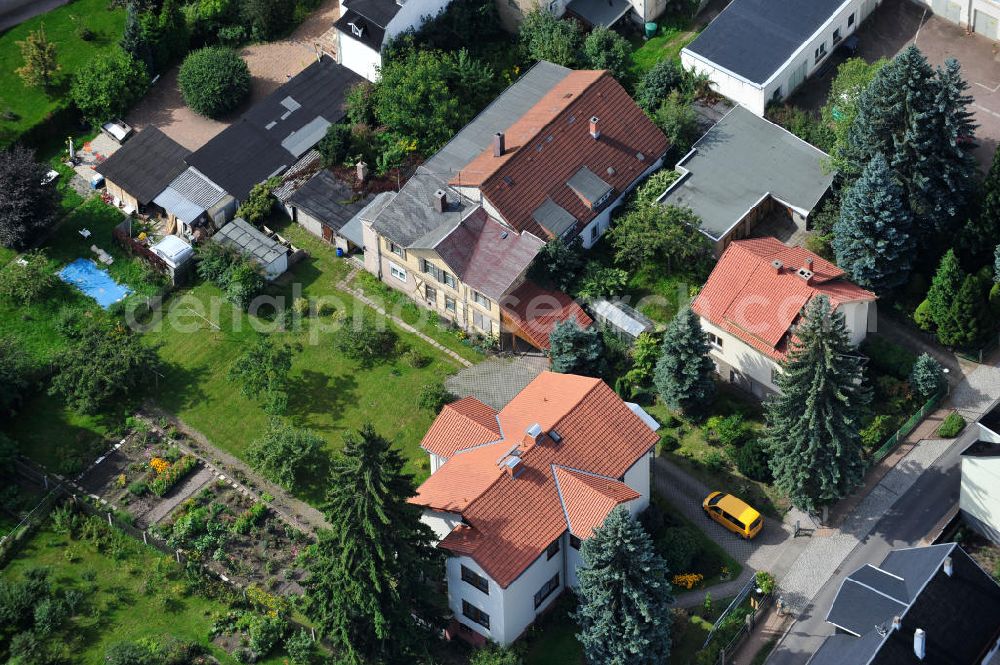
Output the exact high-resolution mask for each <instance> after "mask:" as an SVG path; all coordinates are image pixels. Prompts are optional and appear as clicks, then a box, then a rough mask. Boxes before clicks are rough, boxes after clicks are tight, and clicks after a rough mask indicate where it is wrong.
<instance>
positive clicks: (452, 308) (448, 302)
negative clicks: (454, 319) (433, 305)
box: [444, 296, 455, 314]
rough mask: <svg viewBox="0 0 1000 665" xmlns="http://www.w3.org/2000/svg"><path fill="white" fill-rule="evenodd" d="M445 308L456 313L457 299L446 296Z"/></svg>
mask: <svg viewBox="0 0 1000 665" xmlns="http://www.w3.org/2000/svg"><path fill="white" fill-rule="evenodd" d="M444 308H445V309H446V310H448V311H449V312H451V313H452V314H454V313H455V299H454V298H452V297H451V296H445V297H444Z"/></svg>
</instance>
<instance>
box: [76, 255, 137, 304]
mask: <svg viewBox="0 0 1000 665" xmlns="http://www.w3.org/2000/svg"><path fill="white" fill-rule="evenodd" d="M59 279H61V280H62V281H64V282H66V283H67V284H72V285H73V286H75V287H76V288H78V289H80V290H81V291H83V293H85V294H86V295H88V296H90V297H91V298H93V299H94V300H96V301H97V304H98V305H100V306H101V307H103V308H104V309H107V308H109V307H111V306H112V305H113V304H115V303H116V302H118V301H119V300H121V299H123V298H124V297H125V296H127V295H128V294H130V293H132V289H130V288H128V287H127V286H122V285H121V284H119V283H118V282H116V281H115V280H114V279H112V278H111V275H109V274H108V271H106V270H103V269H101V268H99V267H98V266H97V264H96V263H94V262H93V261H91V260H90V259H77V260H76V261H73V262H72V263H70V264H68V265H67V266H66V267H65V268H63V269H62V270H60V271H59Z"/></svg>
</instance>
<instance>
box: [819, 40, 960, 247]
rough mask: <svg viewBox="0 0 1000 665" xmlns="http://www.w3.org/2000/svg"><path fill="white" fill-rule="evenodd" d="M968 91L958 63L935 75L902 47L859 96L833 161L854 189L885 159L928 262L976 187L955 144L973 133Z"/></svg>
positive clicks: (922, 59)
mask: <svg viewBox="0 0 1000 665" xmlns="http://www.w3.org/2000/svg"><path fill="white" fill-rule="evenodd" d="M966 88H967V85H966V84H965V82H964V81H963V80H962V78H961V71H960V69H959V67H958V64H957V63H955V62H949V63H948V64H947V66H946V67H945V68H944V69H941V70H938V71H937V72H935V71H934V69H933V68H932V67H931V66H930V65H929V64H928V63H927V59H926V58H925V57H924V55H923V54H922V53H921V52H920V50H919V49H918V48H917V47H916V46H910V47H908V48H907V49H905V50H903V51H902V52H901V53H900V54H899V55H897V56H896V57H895V58H893V60H891V61H890V62H889V63H888V64H887V65H886V66H884V67H883V68H882V69H880V70H879V71H878V73H877V74H876V75H875V77H874V78H873V79H872V81H871V83H870V84H869V85H868V87H867V88H866V89H865V91H864V92H863V93H862V94H861V95H860V96H859V98H858V102H857V115H856V116H855V118H854V120H853V122H852V123H851V126H850V129H849V130H848V132H847V138H846V141H845V144H844V146H843V150H842V151H841V155H840V159H839V160H838V165H839V166H840V168H841V173H842V175H843V176H844V177H845V178H846V179H847V181H848V182H853V181H854V180H855V179H857V178H859V177H861V174H862V172H863V170H864V168H865V166H867V164H868V163H869V162H871V160H872V159H874V157H875V155H877V154H880V153H881V154H883V155H885V156H886V159H887V160H888V162H889V166H890V167H891V168H892V170H893V172H894V173H895V175H896V179H897V180H898V181H899V182H900V184H901V185H902V187H903V191H904V192H905V194H906V200H907V201H908V203H909V206H910V209H911V210H912V211H913V214H914V218H915V222H916V226H915V228H917V229H918V231H919V232H920V235H921V237H920V238H919V240H920V247H921V249H922V250H924V251H925V252H926V253H928V254H930V253H933V249H934V242H935V240H936V239H937V238H939V237H940V236H941V235H942V234H947V233H949V232H951V231H953V230H954V227H955V224H956V222H957V220H958V219H959V216H960V215H961V214H962V212H963V210H964V207H965V205H966V203H967V199H968V195H969V193H970V192H971V191H972V188H973V187H974V184H975V165H974V163H973V162H972V161H971V160H970V158H969V155H968V154H967V153H966V152H965V151H964V150H963V149H962V148H961V146H960V138H959V137H971V135H972V133H973V132H974V129H975V127H974V125H973V124H972V123H971V120H970V117H969V114H968V110H967V107H968V104H969V101H970V98H969V97H968V95H967V94H966Z"/></svg>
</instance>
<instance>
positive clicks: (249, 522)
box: [233, 502, 268, 534]
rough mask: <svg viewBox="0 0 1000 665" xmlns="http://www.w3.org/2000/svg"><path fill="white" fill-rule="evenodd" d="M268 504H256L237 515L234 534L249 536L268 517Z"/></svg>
mask: <svg viewBox="0 0 1000 665" xmlns="http://www.w3.org/2000/svg"><path fill="white" fill-rule="evenodd" d="M267 510H268V509H267V504H265V503H260V502H257V503H254V504H253V505H252V506H250V507H249V508H247V509H246V510H244V511H243V512H242V513H240V514H239V515H237V517H236V519H235V520H234V521H233V533H238V534H247V533H250V529H251V528H253V527H255V526H257V525H258V524H260V522H261V520H263V519H264V517H265V516H266V515H267Z"/></svg>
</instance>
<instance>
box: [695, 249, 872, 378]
mask: <svg viewBox="0 0 1000 665" xmlns="http://www.w3.org/2000/svg"><path fill="white" fill-rule="evenodd" d="M819 295H825V296H826V297H827V298H828V299H829V300H830V304H831V305H832V306H833V307H834V308H836V309H837V310H839V311H840V312H842V313H843V314H844V318H845V320H846V324H847V330H848V332H849V334H850V337H851V343H852V344H854V345H858V344H860V343H861V342H862V341H864V339H865V336H866V335H867V334H868V331H869V330H874V329H875V328H874V324H875V313H876V309H875V300H876V296H875V294H874V293H872V292H871V291H866V290H865V289H863V288H861V287H860V286H857V285H856V284H854V283H852V282H850V281H848V280H847V279H845V278H844V271H843V270H841V269H840V268H838V267H837V266H835V265H834V264H832V263H830V262H829V261H826V260H824V259H822V258H820V257H819V256H817V255H816V254H813V253H812V252H810V251H808V250H806V249H803V248H801V247H788V246H787V245H784V244H782V243H781V242H780V241H779V240H777V239H776V238H757V239H753V240H737V241H734V242H732V243H730V245H729V246H728V247H727V248H726V251H725V252H723V254H722V257H721V258H719V262H718V263H717V264H716V266H715V269H714V270H712V274H711V275H709V277H708V281H707V282H706V283H705V286H704V288H702V290H701V293H699V294H698V297H697V298H695V300H694V302H693V303H692V304H691V308H692V310H694V312H695V313H696V314H697V315H698V316H699V317H701V325H702V328H704V330H705V333H706V334H707V335H708V339H709V343H710V346H711V348H710V355H711V356H712V359H713V360H714V361H715V367H716V370H717V371H718V373H719V374H720V375H721V376H722V378H723V380H725V381H728V382H730V383H733V384H736V385H737V386H739V387H740V388H742V389H744V390H746V391H747V392H750V393H752V394H753V395H755V396H757V397H759V398H764V397H766V396H768V395H769V394H772V393H775V392H777V390H778V388H777V385H776V383H775V378H776V376H777V375H778V373H779V372H780V371H781V368H780V363H781V362H782V361H784V360H785V358H786V357H787V355H788V352H789V350H790V348H791V342H792V340H793V338H794V327H795V324H796V323H797V322H798V321H799V318H800V316H801V313H802V311H803V310H804V309H805V307H806V304H807V303H808V302H809V301H810V300H812V299H813V298H815V297H816V296H819Z"/></svg>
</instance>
